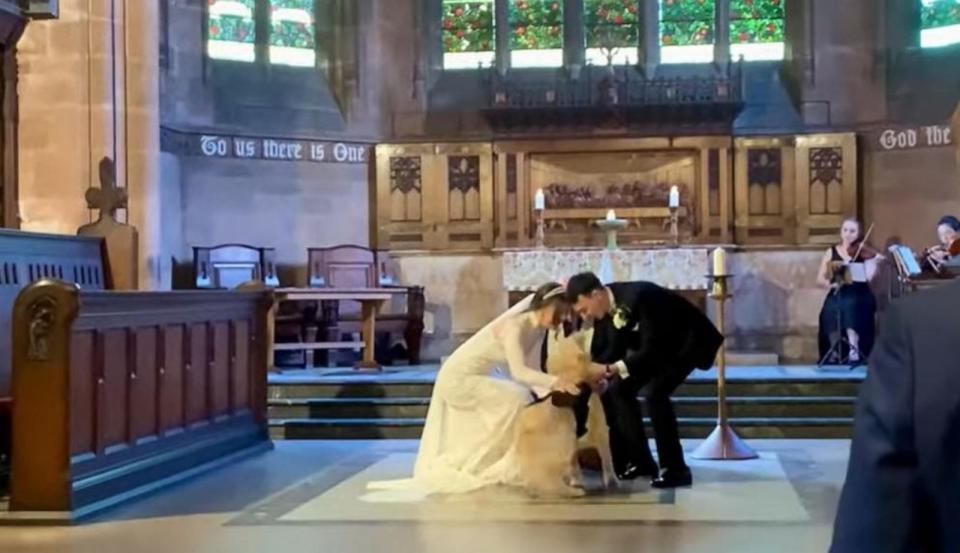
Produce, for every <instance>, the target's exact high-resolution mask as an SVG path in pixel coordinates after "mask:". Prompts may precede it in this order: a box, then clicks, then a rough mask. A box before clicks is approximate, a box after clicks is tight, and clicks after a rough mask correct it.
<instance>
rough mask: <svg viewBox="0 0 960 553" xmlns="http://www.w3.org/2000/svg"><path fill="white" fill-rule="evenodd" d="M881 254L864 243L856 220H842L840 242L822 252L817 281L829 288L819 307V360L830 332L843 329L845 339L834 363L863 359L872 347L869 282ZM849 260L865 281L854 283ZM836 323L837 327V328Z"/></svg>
mask: <svg viewBox="0 0 960 553" xmlns="http://www.w3.org/2000/svg"><path fill="white" fill-rule="evenodd" d="M882 259H883V256H882V255H880V254H879V252H877V251H876V250H874V249H872V248H870V247H868V246H865V245H864V240H862V235H861V227H860V222H859V221H857V220H856V219H846V220H844V221H843V225H842V226H841V227H840V243H838V244H835V245H833V246H831V247H830V249H828V250H827V251H826V252H824V254H823V259H822V260H821V262H820V271H819V273H818V274H817V284H819V285H820V286H821V287H823V288H828V289H830V292H829V293H828V294H827V297H826V298H825V299H824V301H823V307H822V308H821V309H820V331H819V333H818V336H817V338H818V339H817V342H818V345H819V347H820V359H821V362H824V361H826V359H825V358H826V357H827V354H828V353H830V349H831V342H830V335H831V334H833V333H836V332H838V331H840V332H844V333H845V335H846V339H847V342H846V344H842V345H841V346H840V351H838V352H837V354H838V358H837V362H838V363H842V362H843V361H844V360H845V359H846V360H847V361H849V362H851V363H857V362H860V361H862V360H865V359H866V357H867V356H868V355H869V354H870V350H871V348H872V347H873V337H874V315H875V313H876V310H877V301H876V298H874V296H873V291H871V290H870V284H869V283H870V281H872V280H873V278H874V277H875V276H876V274H877V264H878V262H879V261H880V260H882ZM852 263H862V264H863V267H864V272H865V273H866V281H865V282H864V281H859V282H854V279H853V278H852V273H853V271H852V270H851V267H850V265H851V264H852ZM838 325H839V328H838Z"/></svg>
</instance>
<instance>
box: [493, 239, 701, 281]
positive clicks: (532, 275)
mask: <svg viewBox="0 0 960 553" xmlns="http://www.w3.org/2000/svg"><path fill="white" fill-rule="evenodd" d="M710 250H711V248H709V247H704V246H692V247H679V248H649V249H628V250H622V249H621V250H614V251H609V250H605V249H603V250H601V249H587V248H583V249H544V250H506V251H504V252H503V285H504V288H506V289H507V290H510V291H532V290H535V289H536V288H537V287H538V286H540V285H541V284H543V283H545V282H549V281H566V280H567V279H568V278H570V277H571V276H573V275H574V274H576V273H579V272H583V271H593V272H594V273H596V274H597V276H599V277H600V279H601V280H603V281H604V282H611V281H629V280H647V281H650V282H654V283H656V284H659V285H660V286H663V287H665V288H670V289H673V290H704V289H706V288H707V278H706V276H705V275H706V274H707V273H708V272H709V269H710V267H709V262H710V256H709V253H710Z"/></svg>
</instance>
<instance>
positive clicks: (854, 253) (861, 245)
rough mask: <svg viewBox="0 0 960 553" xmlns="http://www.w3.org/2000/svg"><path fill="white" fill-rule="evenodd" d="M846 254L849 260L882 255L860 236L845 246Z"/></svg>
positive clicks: (866, 258)
mask: <svg viewBox="0 0 960 553" xmlns="http://www.w3.org/2000/svg"><path fill="white" fill-rule="evenodd" d="M958 246H960V244H958ZM847 255H848V256H850V259H851V260H855V259H857V258H858V257H859V260H860V261H867V260H870V259H875V258H877V257H880V258H882V257H883V254H882V253H880V250H878V249H876V248H874V247H873V246H870V245H868V244H867V243H866V242H865V241H864V240H863V239H862V238H857V239H856V240H855V241H854V242H853V243H852V244H850V245H849V246H848V247H847Z"/></svg>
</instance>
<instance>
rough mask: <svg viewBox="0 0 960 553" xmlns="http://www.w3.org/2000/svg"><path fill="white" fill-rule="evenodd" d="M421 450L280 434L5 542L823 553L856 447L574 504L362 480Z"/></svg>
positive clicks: (32, 545) (717, 467)
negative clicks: (255, 451) (161, 485)
mask: <svg viewBox="0 0 960 553" xmlns="http://www.w3.org/2000/svg"><path fill="white" fill-rule="evenodd" d="M416 445H417V444H416V442H414V441H385V440H381V441H373V442H360V441H339V442H317V441H314V442H277V443H276V450H275V451H273V452H271V453H268V454H265V455H261V456H259V457H256V458H252V459H249V460H247V461H244V462H242V463H240V464H237V465H234V466H232V467H229V468H227V469H223V470H220V471H217V472H214V473H210V474H207V475H205V476H201V477H198V478H196V479H194V480H191V481H189V482H186V483H184V484H181V485H179V486H177V487H175V488H171V489H169V490H166V491H163V492H160V493H158V494H156V495H154V496H151V497H149V498H147V499H145V500H142V501H139V502H137V503H134V504H131V505H127V506H124V507H120V508H118V509H115V510H113V511H111V512H109V513H106V514H104V515H102V516H101V517H100V518H98V519H95V520H92V521H88V522H86V523H85V524H82V525H78V526H74V527H56V528H54V527H9V526H8V527H3V526H0V551H3V552H20V551H23V552H37V553H40V552H43V553H47V552H49V553H53V552H57V553H60V552H68V551H69V552H71V553H111V552H123V553H127V552H133V551H136V552H147V553H149V552H153V551H157V552H161V551H163V552H178V553H179V552H197V553H206V552H214V551H216V552H220V551H224V552H231V553H247V552H274V551H278V552H283V553H300V552H311V553H314V552H317V551H338V552H352V551H357V552H370V551H389V552H391V553H393V552H395V553H405V552H411V553H413V552H417V553H429V552H434V551H436V552H444V553H448V552H451V551H454V552H456V553H471V552H474V551H477V552H485V553H486V552H492V551H497V552H502V553H511V552H514V551H516V552H524V553H526V552H530V551H538V552H539V551H549V552H550V553H560V552H565V551H571V552H578V553H580V552H584V551H618V552H619V551H624V552H626V551H657V552H671V553H672V552H684V553H695V552H710V553H722V552H728V551H729V552H737V553H752V552H756V553H772V552H779V551H790V553H806V552H811V553H813V552H822V551H825V550H826V548H827V544H828V541H829V537H830V525H831V521H832V518H833V514H834V510H835V508H836V503H837V497H838V493H839V489H840V486H841V484H842V480H843V474H844V470H845V465H846V459H847V451H848V448H849V442H846V441H822V440H818V441H805V440H775V441H773V440H771V441H762V440H757V441H753V442H751V445H753V446H754V447H755V448H756V449H757V450H758V452H759V453H760V458H759V459H757V460H753V461H738V462H699V461H692V462H691V464H692V467H693V472H694V478H695V485H694V486H693V487H692V488H690V489H684V490H677V491H666V492H660V491H656V490H651V489H650V488H649V486H648V485H646V484H637V485H631V486H625V487H623V488H622V489H620V490H618V491H616V492H614V493H609V494H600V493H592V494H590V495H588V496H587V497H586V498H583V499H579V500H573V501H546V500H537V501H534V500H528V499H526V498H524V497H522V496H520V495H518V494H515V493H511V492H509V491H507V490H491V491H487V492H483V493H479V494H476V495H473V496H468V497H455V498H454V497H450V498H422V497H416V496H413V495H409V494H407V495H404V494H401V493H399V492H368V491H367V490H366V489H365V487H366V483H367V482H368V481H371V480H382V479H389V478H396V477H401V476H405V475H407V474H408V473H409V471H410V467H411V463H412V461H413V458H414V455H415V452H416ZM685 445H686V446H687V447H688V448H690V447H692V446H694V445H695V443H694V442H690V443H687V444H685Z"/></svg>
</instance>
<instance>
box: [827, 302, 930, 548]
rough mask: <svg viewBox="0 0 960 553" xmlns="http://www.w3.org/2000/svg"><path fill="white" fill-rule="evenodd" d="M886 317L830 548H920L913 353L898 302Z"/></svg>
mask: <svg viewBox="0 0 960 553" xmlns="http://www.w3.org/2000/svg"><path fill="white" fill-rule="evenodd" d="M884 323H885V324H884V327H883V331H882V333H881V336H880V340H879V342H878V345H877V348H876V349H875V350H874V352H873V354H872V355H871V357H870V367H869V372H868V374H867V378H866V380H865V381H864V382H863V384H862V388H861V390H860V398H859V400H858V403H857V412H856V420H855V425H854V437H853V443H852V445H851V451H850V464H849V466H848V469H847V480H846V483H845V484H844V487H843V492H842V493H841V497H840V506H839V509H838V512H837V519H836V522H835V525H834V536H833V545H832V546H831V548H830V551H831V553H866V552H869V553H888V552H889V553H894V552H896V553H899V552H904V553H906V552H911V551H914V548H913V545H914V540H915V539H916V537H917V536H914V535H913V532H914V531H915V529H916V526H917V522H918V521H917V520H916V513H917V511H918V508H917V506H918V503H919V499H920V493H919V481H918V475H917V452H916V451H915V446H914V432H913V389H914V384H913V381H914V367H913V355H912V351H911V343H910V340H909V338H908V332H907V323H906V321H904V319H903V314H902V313H901V309H900V307H899V306H898V305H896V304H894V305H892V306H891V307H890V309H888V311H887V314H886V316H885V320H884Z"/></svg>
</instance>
